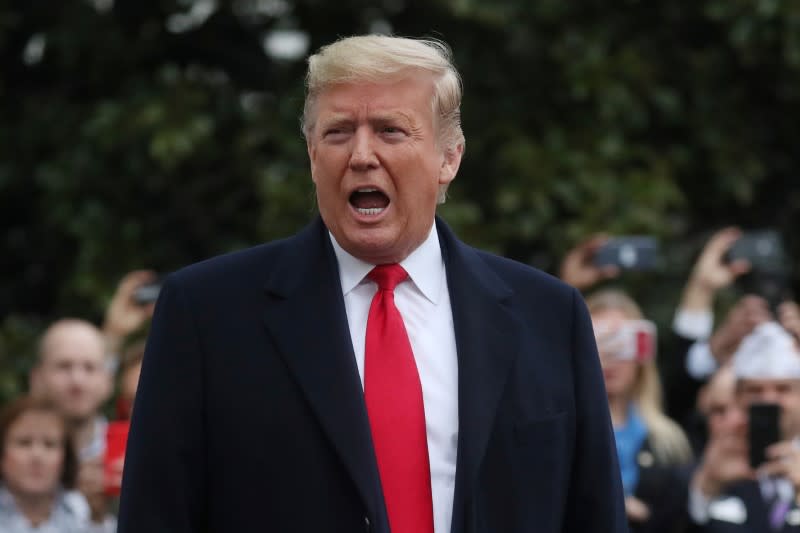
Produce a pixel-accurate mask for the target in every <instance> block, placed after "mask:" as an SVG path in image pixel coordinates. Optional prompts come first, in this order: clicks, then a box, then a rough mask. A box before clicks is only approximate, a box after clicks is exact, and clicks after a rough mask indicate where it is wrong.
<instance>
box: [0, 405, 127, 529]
mask: <svg viewBox="0 0 800 533" xmlns="http://www.w3.org/2000/svg"><path fill="white" fill-rule="evenodd" d="M75 475H76V458H75V455H74V452H73V445H72V440H71V439H70V438H69V433H68V428H67V423H66V421H65V420H64V418H63V417H62V416H61V414H60V413H59V411H58V410H57V409H56V408H55V407H54V406H53V405H52V404H51V403H49V402H47V401H46V400H44V399H40V398H33V397H23V398H19V399H17V400H15V401H14V402H12V403H11V404H9V405H8V406H7V407H6V408H5V409H4V410H3V413H2V415H0V531H2V532H3V533H33V532H41V533H93V532H98V533H99V532H110V531H111V529H107V528H105V527H104V526H101V525H94V524H92V523H91V521H90V520H89V507H88V505H87V503H86V500H85V499H84V498H83V496H82V495H80V494H79V493H77V492H75V491H71V490H69V489H71V488H72V487H73V485H74V482H75Z"/></svg>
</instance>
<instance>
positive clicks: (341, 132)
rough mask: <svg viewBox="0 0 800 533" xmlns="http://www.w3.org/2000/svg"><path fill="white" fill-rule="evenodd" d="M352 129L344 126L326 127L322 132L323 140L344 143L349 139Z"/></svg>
mask: <svg viewBox="0 0 800 533" xmlns="http://www.w3.org/2000/svg"><path fill="white" fill-rule="evenodd" d="M351 129H352V128H349V127H348V126H346V125H343V124H333V125H330V126H326V127H325V128H324V129H323V130H322V138H323V139H325V140H326V141H330V142H338V141H344V140H346V139H347V137H348V135H349V134H350V131H351Z"/></svg>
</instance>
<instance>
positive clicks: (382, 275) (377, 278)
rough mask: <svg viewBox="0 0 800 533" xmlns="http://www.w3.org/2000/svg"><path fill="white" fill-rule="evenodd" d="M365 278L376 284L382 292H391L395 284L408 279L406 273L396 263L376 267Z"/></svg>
mask: <svg viewBox="0 0 800 533" xmlns="http://www.w3.org/2000/svg"><path fill="white" fill-rule="evenodd" d="M367 277H368V278H369V279H371V280H372V281H374V282H375V283H377V284H378V288H379V289H381V290H382V291H393V290H394V288H395V287H397V284H398V283H400V282H401V281H403V280H405V279H406V278H407V277H408V272H406V271H405V269H404V268H403V267H401V266H400V265H398V264H397V263H392V264H390V265H378V266H376V267H375V268H373V269H372V270H371V271H370V273H369V274H367Z"/></svg>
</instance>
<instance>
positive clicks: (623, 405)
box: [608, 394, 630, 428]
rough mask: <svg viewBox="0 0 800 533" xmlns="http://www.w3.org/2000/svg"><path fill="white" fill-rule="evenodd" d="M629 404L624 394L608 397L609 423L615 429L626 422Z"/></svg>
mask: <svg viewBox="0 0 800 533" xmlns="http://www.w3.org/2000/svg"><path fill="white" fill-rule="evenodd" d="M629 403H630V402H629V401H628V398H627V396H625V395H624V394H619V395H615V396H609V397H608V409H609V411H610V412H611V423H612V424H613V425H614V427H615V428H616V427H622V426H624V425H625V423H626V422H627V421H628V405H629Z"/></svg>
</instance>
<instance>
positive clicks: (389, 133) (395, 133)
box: [379, 124, 406, 139]
mask: <svg viewBox="0 0 800 533" xmlns="http://www.w3.org/2000/svg"><path fill="white" fill-rule="evenodd" d="M379 131H380V134H381V135H383V136H384V137H386V138H387V139H402V138H403V137H405V136H406V130H405V129H403V128H401V127H400V126H398V125H396V124H384V125H382V126H381V127H380V130H379Z"/></svg>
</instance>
